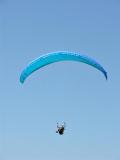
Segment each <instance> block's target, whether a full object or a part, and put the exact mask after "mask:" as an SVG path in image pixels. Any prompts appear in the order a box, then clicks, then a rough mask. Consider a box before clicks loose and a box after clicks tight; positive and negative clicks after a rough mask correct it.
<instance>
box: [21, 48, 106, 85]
mask: <svg viewBox="0 0 120 160" xmlns="http://www.w3.org/2000/svg"><path fill="white" fill-rule="evenodd" d="M59 61H77V62H83V63H85V64H88V65H90V66H93V67H94V68H96V69H98V70H99V71H101V72H102V73H103V75H104V76H105V78H106V79H107V72H106V71H105V69H104V68H103V67H102V66H101V65H100V64H99V63H98V62H96V61H95V60H94V59H92V58H90V57H88V56H86V55H82V54H80V53H75V52H66V51H59V52H52V53H48V54H45V55H42V56H40V57H39V58H37V59H35V60H34V61H32V62H31V63H30V64H28V66H27V67H26V68H25V69H24V70H23V71H22V73H21V75H20V82H21V83H24V81H25V80H26V78H27V77H28V76H30V75H31V74H32V73H33V72H35V71H36V70H38V69H40V68H42V67H44V66H46V65H48V64H51V63H55V62H59Z"/></svg>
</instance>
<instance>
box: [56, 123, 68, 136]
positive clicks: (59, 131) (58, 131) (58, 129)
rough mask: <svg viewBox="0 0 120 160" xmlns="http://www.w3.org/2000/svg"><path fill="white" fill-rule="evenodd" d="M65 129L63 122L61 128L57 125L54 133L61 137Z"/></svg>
mask: <svg viewBox="0 0 120 160" xmlns="http://www.w3.org/2000/svg"><path fill="white" fill-rule="evenodd" d="M65 127H66V124H65V122H64V124H63V125H61V126H59V124H58V123H57V131H56V133H59V134H60V135H63V134H64V131H65Z"/></svg>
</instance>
